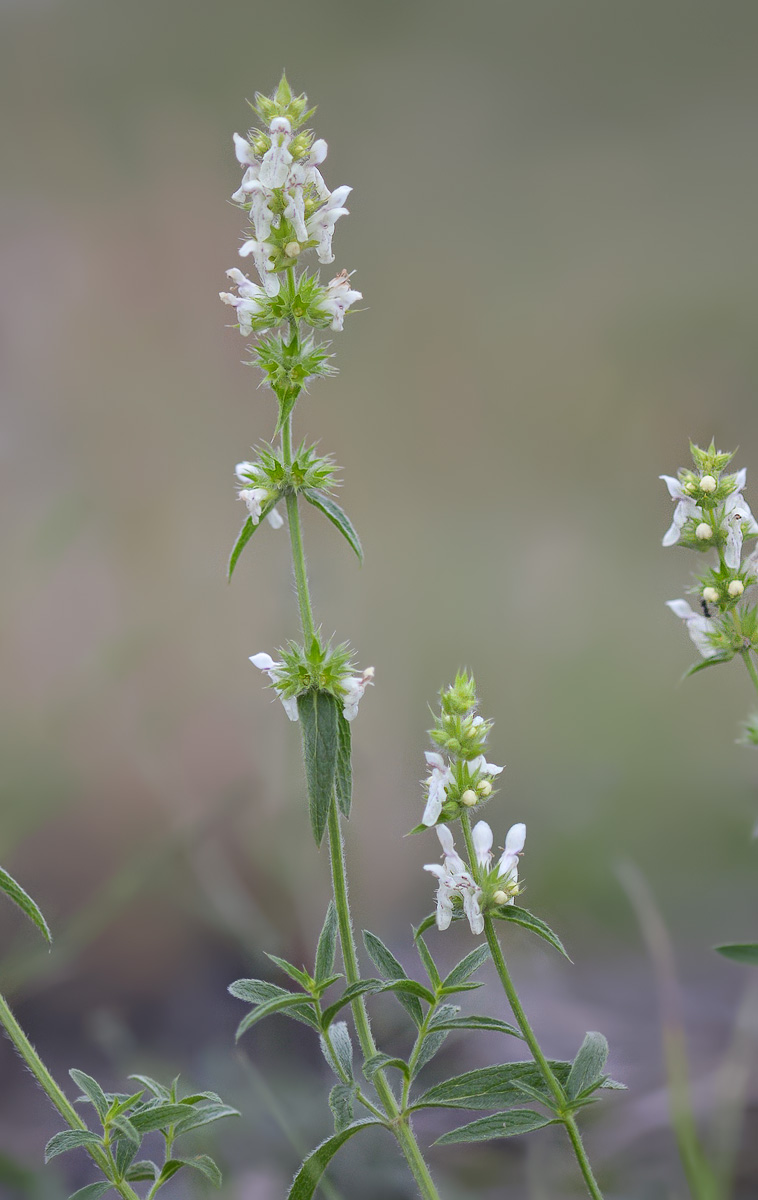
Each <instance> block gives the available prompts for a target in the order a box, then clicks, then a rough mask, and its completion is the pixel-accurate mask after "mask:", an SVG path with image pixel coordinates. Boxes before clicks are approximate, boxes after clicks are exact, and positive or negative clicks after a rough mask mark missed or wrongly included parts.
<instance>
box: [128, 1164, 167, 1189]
mask: <svg viewBox="0 0 758 1200" xmlns="http://www.w3.org/2000/svg"><path fill="white" fill-rule="evenodd" d="M160 1171H161V1169H160V1167H159V1166H158V1164H157V1163H154V1162H151V1161H150V1160H149V1159H141V1160H140V1161H139V1162H136V1163H134V1164H133V1166H131V1167H129V1169H128V1170H127V1171H126V1172H125V1173H124V1175H125V1178H126V1179H128V1180H129V1182H130V1183H141V1182H142V1181H143V1180H145V1179H149V1180H151V1181H154V1180H156V1179H157V1178H158V1176H159V1175H160Z"/></svg>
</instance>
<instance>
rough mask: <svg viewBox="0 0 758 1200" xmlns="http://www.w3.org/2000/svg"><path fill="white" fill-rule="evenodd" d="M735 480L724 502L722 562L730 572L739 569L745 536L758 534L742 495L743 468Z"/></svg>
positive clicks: (757, 524)
mask: <svg viewBox="0 0 758 1200" xmlns="http://www.w3.org/2000/svg"><path fill="white" fill-rule="evenodd" d="M735 480H736V487H735V489H734V491H733V492H730V493H729V495H728V496H727V498H726V500H725V501H724V522H725V524H726V528H727V535H726V545H725V546H724V562H725V563H726V565H727V566H728V567H729V569H730V570H731V571H736V570H737V569H738V568H739V565H740V559H741V558H742V542H743V539H744V537H745V534H746V533H747V534H754V533H758V523H756V520H755V517H754V516H753V514H752V513H751V511H750V506H749V504H747V502H746V501H745V499H744V497H743V495H742V492H743V489H744V487H745V484H746V482H747V471H746V470H745V468H744V467H743V468H742V470H741V471H738V472H737V474H736V476H735Z"/></svg>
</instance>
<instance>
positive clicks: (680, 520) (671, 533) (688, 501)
mask: <svg viewBox="0 0 758 1200" xmlns="http://www.w3.org/2000/svg"><path fill="white" fill-rule="evenodd" d="M658 478H659V479H662V480H663V482H664V483H665V484H666V487H667V488H668V490H669V495H670V496H671V499H672V500H676V502H677V503H676V508H675V509H674V516H673V520H672V522H671V525H670V526H669V528H668V529H667V530H666V532H665V533H664V535H663V545H664V546H675V545H676V543H677V542H678V541H679V538H680V537H681V534H682V529H683V528H684V525H685V523H686V522H687V521H688V520H689V519H690V517H692V518H694V519H695V520H697V521H702V519H703V511H702V509H701V508H699V507H698V505H697V504H696V503H695V501H694V500H693V499H692V497H691V496H688V495H687V493H686V492H685V491H684V489H683V488H682V485H681V483H680V482H679V480H678V479H674V477H673V475H659V476H658Z"/></svg>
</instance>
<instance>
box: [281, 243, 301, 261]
mask: <svg viewBox="0 0 758 1200" xmlns="http://www.w3.org/2000/svg"><path fill="white" fill-rule="evenodd" d="M284 253H285V254H286V255H287V258H297V256H298V254H299V253H300V243H299V242H287V245H286V246H285V247H284Z"/></svg>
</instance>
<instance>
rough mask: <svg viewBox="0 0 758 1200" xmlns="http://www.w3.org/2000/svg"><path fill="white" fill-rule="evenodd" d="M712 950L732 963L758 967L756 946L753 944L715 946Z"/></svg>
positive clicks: (741, 943)
mask: <svg viewBox="0 0 758 1200" xmlns="http://www.w3.org/2000/svg"><path fill="white" fill-rule="evenodd" d="M714 949H715V950H716V951H718V953H719V954H723V956H724V958H728V959H730V960H731V961H732V962H736V963H743V964H744V965H746V966H749V967H758V945H756V943H755V942H735V943H734V944H732V945H727V946H715V947H714Z"/></svg>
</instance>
